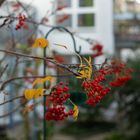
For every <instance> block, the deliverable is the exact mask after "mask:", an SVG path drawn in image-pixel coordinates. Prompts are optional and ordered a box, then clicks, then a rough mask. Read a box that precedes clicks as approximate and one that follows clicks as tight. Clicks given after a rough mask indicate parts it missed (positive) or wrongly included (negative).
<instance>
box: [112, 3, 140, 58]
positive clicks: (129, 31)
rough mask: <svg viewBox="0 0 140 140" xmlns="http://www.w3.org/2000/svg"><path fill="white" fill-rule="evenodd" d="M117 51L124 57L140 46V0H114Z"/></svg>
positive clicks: (131, 54)
mask: <svg viewBox="0 0 140 140" xmlns="http://www.w3.org/2000/svg"><path fill="white" fill-rule="evenodd" d="M114 32H115V52H116V55H117V56H119V57H123V58H124V59H125V58H127V57H128V56H129V57H132V56H134V54H133V52H134V51H135V50H136V49H137V48H139V46H140V0H114Z"/></svg>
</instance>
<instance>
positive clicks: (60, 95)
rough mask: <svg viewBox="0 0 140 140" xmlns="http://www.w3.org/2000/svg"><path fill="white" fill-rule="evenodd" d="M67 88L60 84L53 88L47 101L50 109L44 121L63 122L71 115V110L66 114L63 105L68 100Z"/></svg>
mask: <svg viewBox="0 0 140 140" xmlns="http://www.w3.org/2000/svg"><path fill="white" fill-rule="evenodd" d="M68 92H69V88H68V87H67V86H66V85H64V84H63V83H62V82H60V83H59V85H57V86H55V87H53V89H52V92H51V95H50V97H49V101H50V102H51V103H52V104H51V107H49V108H48V110H47V112H46V120H64V119H65V118H66V117H68V116H71V115H73V110H69V111H68V112H66V107H65V106H64V103H65V102H66V101H67V100H68V99H69V97H70V94H69V93H68Z"/></svg>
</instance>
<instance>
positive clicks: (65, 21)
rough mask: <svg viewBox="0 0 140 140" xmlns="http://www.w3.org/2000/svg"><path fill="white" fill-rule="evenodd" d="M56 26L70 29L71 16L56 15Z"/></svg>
mask: <svg viewBox="0 0 140 140" xmlns="http://www.w3.org/2000/svg"><path fill="white" fill-rule="evenodd" d="M56 25H58V26H64V27H71V26H72V16H71V15H57V16H56Z"/></svg>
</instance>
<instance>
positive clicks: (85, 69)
mask: <svg viewBox="0 0 140 140" xmlns="http://www.w3.org/2000/svg"><path fill="white" fill-rule="evenodd" d="M84 60H85V62H86V63H87V64H86V65H83V64H82V63H81V64H80V68H81V70H80V71H79V74H80V75H79V76H77V77H76V78H78V79H83V78H86V79H91V76H92V61H91V57H89V60H88V59H86V58H84Z"/></svg>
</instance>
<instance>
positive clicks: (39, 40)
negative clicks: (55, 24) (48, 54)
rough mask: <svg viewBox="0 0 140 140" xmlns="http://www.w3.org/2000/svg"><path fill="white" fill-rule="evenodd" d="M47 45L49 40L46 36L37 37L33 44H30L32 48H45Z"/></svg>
mask: <svg viewBox="0 0 140 140" xmlns="http://www.w3.org/2000/svg"><path fill="white" fill-rule="evenodd" d="M48 45H49V41H48V40H47V39H46V38H43V37H41V38H37V39H36V40H35V42H34V44H33V45H32V47H33V48H38V47H40V48H45V47H47V46H48Z"/></svg>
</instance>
